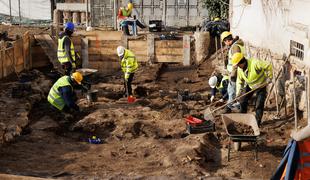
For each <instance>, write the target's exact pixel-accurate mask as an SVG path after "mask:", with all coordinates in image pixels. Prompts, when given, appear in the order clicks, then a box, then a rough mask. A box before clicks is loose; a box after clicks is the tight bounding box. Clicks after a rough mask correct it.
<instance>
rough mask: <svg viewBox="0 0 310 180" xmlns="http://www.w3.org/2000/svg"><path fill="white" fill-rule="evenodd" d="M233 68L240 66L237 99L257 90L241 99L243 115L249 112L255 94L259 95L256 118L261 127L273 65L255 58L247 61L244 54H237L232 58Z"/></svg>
mask: <svg viewBox="0 0 310 180" xmlns="http://www.w3.org/2000/svg"><path fill="white" fill-rule="evenodd" d="M232 64H233V66H238V70H237V84H236V86H237V89H236V92H237V93H236V94H237V97H238V96H240V95H241V94H242V93H246V92H249V91H251V90H255V91H254V92H253V93H250V94H248V95H246V96H244V97H243V98H241V99H240V105H241V109H240V112H241V113H246V112H247V110H248V101H249V99H250V98H251V97H252V96H253V94H254V93H256V95H257V99H256V103H255V105H256V107H255V111H256V112H255V113H256V115H255V117H256V121H257V123H258V125H260V123H261V120H262V117H263V112H264V104H265V100H266V95H267V90H266V85H267V84H269V83H270V82H271V81H272V65H271V63H269V62H267V61H262V60H257V59H254V58H250V59H246V58H245V57H244V56H243V54H242V53H235V54H234V55H233V56H232Z"/></svg>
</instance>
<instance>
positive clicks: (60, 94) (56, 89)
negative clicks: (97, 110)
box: [47, 72, 83, 112]
mask: <svg viewBox="0 0 310 180" xmlns="http://www.w3.org/2000/svg"><path fill="white" fill-rule="evenodd" d="M82 80H83V76H82V74H81V73H80V72H74V73H72V75H71V76H67V75H65V76H62V77H61V78H59V79H58V80H57V81H56V83H55V84H54V85H53V86H52V88H51V90H50V92H49V94H48V97H47V100H48V102H49V103H51V105H52V106H53V107H55V108H57V109H58V110H60V111H64V112H70V111H71V110H74V111H77V112H79V111H80V108H79V106H78V105H77V104H76V103H75V100H76V95H75V92H74V89H75V88H77V87H78V86H80V85H81V84H82Z"/></svg>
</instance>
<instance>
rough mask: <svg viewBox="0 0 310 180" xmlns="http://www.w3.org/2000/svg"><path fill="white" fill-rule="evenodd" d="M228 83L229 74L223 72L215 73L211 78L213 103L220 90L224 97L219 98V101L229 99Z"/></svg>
mask: <svg viewBox="0 0 310 180" xmlns="http://www.w3.org/2000/svg"><path fill="white" fill-rule="evenodd" d="M228 83H229V76H223V75H222V74H217V75H214V76H212V77H211V78H210V79H209V85H210V87H211V99H210V100H211V103H212V102H213V100H214V97H215V95H216V92H217V91H219V92H220V93H221V95H222V98H221V99H220V100H219V102H224V101H225V100H227V99H228V92H227V87H228Z"/></svg>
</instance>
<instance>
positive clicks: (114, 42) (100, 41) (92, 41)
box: [89, 40, 121, 49]
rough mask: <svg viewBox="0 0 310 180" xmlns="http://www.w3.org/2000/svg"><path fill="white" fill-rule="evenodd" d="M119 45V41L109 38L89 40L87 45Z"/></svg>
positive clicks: (104, 46) (96, 46)
mask: <svg viewBox="0 0 310 180" xmlns="http://www.w3.org/2000/svg"><path fill="white" fill-rule="evenodd" d="M119 45H121V41H113V40H112V41H109V40H90V41H89V47H95V48H99V47H103V48H109V47H115V49H116V47H117V46H119Z"/></svg>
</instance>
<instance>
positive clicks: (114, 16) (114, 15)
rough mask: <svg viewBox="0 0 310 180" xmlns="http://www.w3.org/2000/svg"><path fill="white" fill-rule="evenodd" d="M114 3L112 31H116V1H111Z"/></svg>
mask: <svg viewBox="0 0 310 180" xmlns="http://www.w3.org/2000/svg"><path fill="white" fill-rule="evenodd" d="M113 2H114V4H113V6H114V9H113V10H114V13H113V18H114V30H117V16H116V14H117V1H116V0H114V1H113Z"/></svg>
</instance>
